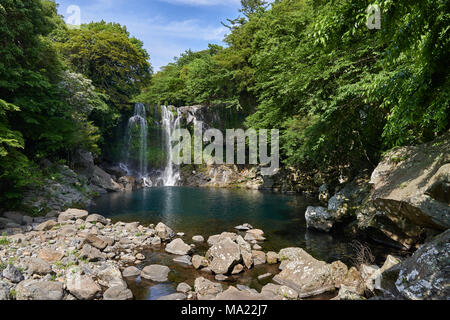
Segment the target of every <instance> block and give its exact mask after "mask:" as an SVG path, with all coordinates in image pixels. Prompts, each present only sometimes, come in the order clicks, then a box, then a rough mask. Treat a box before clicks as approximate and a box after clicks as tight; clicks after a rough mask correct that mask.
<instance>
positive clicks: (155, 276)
mask: <svg viewBox="0 0 450 320" xmlns="http://www.w3.org/2000/svg"><path fill="white" fill-rule="evenodd" d="M169 272H170V269H169V268H168V267H166V266H161V265H156V264H155V265H151V266H147V267H145V268H144V269H143V270H142V272H141V277H142V278H144V279H147V280H151V281H155V282H166V281H167V280H168V275H169Z"/></svg>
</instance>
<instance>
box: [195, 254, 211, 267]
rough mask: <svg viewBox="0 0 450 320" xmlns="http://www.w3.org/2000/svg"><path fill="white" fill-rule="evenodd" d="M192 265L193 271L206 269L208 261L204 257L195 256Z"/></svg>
mask: <svg viewBox="0 0 450 320" xmlns="http://www.w3.org/2000/svg"><path fill="white" fill-rule="evenodd" d="M192 265H193V266H194V268H195V269H200V268H206V267H207V266H208V265H209V261H208V259H206V258H205V257H202V256H199V255H195V256H193V257H192Z"/></svg>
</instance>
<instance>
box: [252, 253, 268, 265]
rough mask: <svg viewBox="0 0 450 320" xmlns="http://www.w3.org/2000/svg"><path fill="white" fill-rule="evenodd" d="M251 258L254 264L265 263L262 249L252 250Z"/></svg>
mask: <svg viewBox="0 0 450 320" xmlns="http://www.w3.org/2000/svg"><path fill="white" fill-rule="evenodd" d="M252 259H253V264H254V265H255V266H259V265H261V264H265V263H266V261H267V260H266V254H265V253H264V252H263V251H258V250H253V251H252Z"/></svg>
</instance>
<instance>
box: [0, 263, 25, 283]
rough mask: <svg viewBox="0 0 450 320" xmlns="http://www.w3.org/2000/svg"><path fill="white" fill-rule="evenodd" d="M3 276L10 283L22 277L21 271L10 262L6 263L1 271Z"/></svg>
mask: <svg viewBox="0 0 450 320" xmlns="http://www.w3.org/2000/svg"><path fill="white" fill-rule="evenodd" d="M2 275H3V278H6V279H8V280H9V281H11V282H12V283H19V282H20V281H22V280H23V279H24V277H23V275H22V273H21V272H20V271H19V270H18V269H17V268H16V267H14V266H13V265H12V264H8V265H7V266H6V268H5V269H4V270H3V272H2Z"/></svg>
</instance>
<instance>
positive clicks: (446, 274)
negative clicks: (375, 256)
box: [383, 230, 450, 300]
mask: <svg viewBox="0 0 450 320" xmlns="http://www.w3.org/2000/svg"><path fill="white" fill-rule="evenodd" d="M449 261H450V230H447V231H445V232H444V233H442V234H440V235H439V236H437V237H436V238H435V239H434V240H432V241H431V242H428V243H426V244H425V245H423V246H422V247H421V248H419V250H417V251H416V252H415V253H414V254H413V255H412V256H411V257H410V258H408V259H406V260H405V261H403V262H402V263H400V264H398V265H396V266H395V267H393V268H391V269H388V270H386V271H389V270H392V269H394V268H395V269H396V270H395V273H397V274H398V278H397V280H396V281H395V288H396V290H397V291H398V294H399V295H400V296H401V297H402V298H405V299H410V300H445V299H448V297H450V280H449V279H450V270H449ZM386 271H385V272H384V273H383V277H384V274H385V273H387V272H386ZM395 294H396V293H394V295H395Z"/></svg>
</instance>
